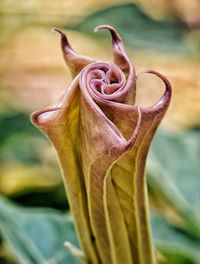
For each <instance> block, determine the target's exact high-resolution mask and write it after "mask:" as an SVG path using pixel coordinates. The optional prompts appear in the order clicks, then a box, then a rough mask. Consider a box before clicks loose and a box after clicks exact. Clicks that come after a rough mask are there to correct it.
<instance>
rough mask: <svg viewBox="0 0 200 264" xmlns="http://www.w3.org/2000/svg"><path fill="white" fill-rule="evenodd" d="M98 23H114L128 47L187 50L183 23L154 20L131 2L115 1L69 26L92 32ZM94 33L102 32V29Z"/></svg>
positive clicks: (170, 50) (176, 51) (177, 51)
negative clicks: (120, 2) (114, 3)
mask: <svg viewBox="0 0 200 264" xmlns="http://www.w3.org/2000/svg"><path fill="white" fill-rule="evenodd" d="M101 24H109V25H112V26H113V27H115V28H116V29H117V30H118V31H119V33H120V35H121V36H122V38H123V40H124V41H125V42H126V43H127V44H128V45H130V46H131V47H135V48H145V49H153V50H155V51H157V50H160V51H168V52H175V53H179V52H183V51H184V52H185V51H186V50H188V51H189V47H188V46H187V44H186V42H185V40H184V36H185V33H186V29H185V28H184V26H183V24H181V23H180V22H179V21H158V20H154V19H152V18H151V17H149V16H148V15H147V14H145V13H144V12H143V11H142V10H141V9H140V8H139V7H138V6H137V5H135V4H124V5H116V6H111V7H109V8H107V9H104V10H100V11H98V12H95V13H93V14H91V15H89V16H88V17H86V18H84V19H83V21H82V22H80V23H79V24H77V25H75V26H72V27H71V28H72V29H74V30H78V31H81V32H85V33H89V34H93V35H94V33H92V31H93V29H94V27H96V26H98V25H101ZM98 34H99V35H100V36H105V34H104V33H98ZM98 34H96V35H95V36H96V37H97V35H98Z"/></svg>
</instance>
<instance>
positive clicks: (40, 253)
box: [0, 198, 78, 264]
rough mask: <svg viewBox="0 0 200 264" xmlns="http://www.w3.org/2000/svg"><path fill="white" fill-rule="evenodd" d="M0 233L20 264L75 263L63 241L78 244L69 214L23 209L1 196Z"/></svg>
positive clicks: (47, 210)
mask: <svg viewBox="0 0 200 264" xmlns="http://www.w3.org/2000/svg"><path fill="white" fill-rule="evenodd" d="M0 232H1V234H2V236H3V237H4V239H5V241H6V243H7V245H8V246H9V248H10V249H11V251H12V253H13V254H14V255H15V257H16V258H17V260H18V261H19V263H20V264H36V263H37V264H66V263H70V264H77V263H78V262H77V261H76V260H75V259H74V257H73V256H72V255H71V254H70V253H69V252H68V251H67V249H65V248H64V242H65V241H70V242H71V243H72V244H75V245H77V244H78V242H77V239H76V236H75V231H74V226H73V222H72V220H71V218H70V216H69V215H63V214H61V213H59V212H58V211H55V210H50V209H23V208H20V207H17V206H15V205H13V204H12V203H10V202H9V201H8V200H6V199H5V198H1V199H0Z"/></svg>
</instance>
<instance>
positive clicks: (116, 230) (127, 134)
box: [31, 25, 171, 264]
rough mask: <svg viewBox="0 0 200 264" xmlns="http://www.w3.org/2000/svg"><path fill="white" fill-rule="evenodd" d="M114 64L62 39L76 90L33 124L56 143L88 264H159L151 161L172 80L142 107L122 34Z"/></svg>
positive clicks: (37, 114)
mask: <svg viewBox="0 0 200 264" xmlns="http://www.w3.org/2000/svg"><path fill="white" fill-rule="evenodd" d="M100 29H107V30H108V31H109V32H110V33H111V37H112V49H113V58H114V59H113V60H114V62H113V63H109V62H102V61H96V60H94V59H91V58H88V57H85V56H82V55H79V54H78V53H76V52H75V51H74V50H73V49H72V47H71V45H70V44H69V42H68V39H67V37H66V36H65V34H64V33H63V32H61V31H60V30H58V29H54V31H55V32H57V33H59V34H60V36H61V47H62V52H63V56H64V59H65V61H66V63H67V65H68V66H69V68H70V71H71V73H72V76H73V81H72V83H71V85H69V87H68V88H67V89H66V91H65V92H64V94H63V96H62V97H61V98H60V99H59V100H58V101H57V102H56V103H55V104H54V105H52V106H50V107H48V108H45V109H42V110H40V111H37V112H34V113H33V114H32V116H31V120H32V122H33V124H34V125H35V126H37V127H38V128H39V129H40V130H41V131H42V132H43V133H44V134H45V135H46V136H47V137H48V138H49V139H50V141H51V142H52V144H53V145H54V147H55V149H56V151H57V156H58V159H59V162H60V167H61V169H62V175H63V180H64V184H65V187H66V192H67V196H68V200H69V204H70V208H71V212H72V214H73V217H74V221H75V226H76V230H77V234H78V237H79V240H80V245H81V247H82V250H83V252H84V255H85V262H86V263H92V264H122V263H126V264H154V263H156V258H155V251H154V247H153V242H152V236H151V230H150V226H149V209H148V196H147V186H146V176H145V161H146V157H147V153H148V149H149V146H150V143H151V141H152V138H153V136H154V134H155V131H156V129H157V127H158V125H159V123H160V122H161V120H162V118H163V116H164V115H165V112H166V110H167V108H168V105H169V103H170V99H171V86H170V83H169V81H168V80H167V79H166V78H165V77H164V76H163V75H161V74H160V73H158V72H156V71H153V70H148V71H146V72H145V73H148V74H153V75H156V76H157V77H158V78H160V79H161V80H162V81H163V82H164V85H165V90H164V92H163V95H162V97H161V98H160V99H159V100H158V101H157V103H155V105H153V106H152V107H140V106H136V105H135V94H136V81H137V79H138V78H139V76H141V74H139V75H138V76H136V74H135V69H134V66H133V64H132V62H131V61H130V59H129V58H128V56H127V55H126V52H125V50H124V47H123V43H122V40H121V38H120V36H119V34H118V33H117V31H116V30H115V29H114V28H113V27H111V26H108V25H102V26H99V27H97V28H96V29H95V31H98V30H100Z"/></svg>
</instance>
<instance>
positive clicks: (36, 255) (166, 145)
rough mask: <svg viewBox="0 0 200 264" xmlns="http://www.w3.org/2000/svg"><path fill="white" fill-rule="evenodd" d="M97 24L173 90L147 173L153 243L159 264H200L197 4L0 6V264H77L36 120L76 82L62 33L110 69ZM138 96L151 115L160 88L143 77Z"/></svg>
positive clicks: (183, 0) (182, 0)
mask: <svg viewBox="0 0 200 264" xmlns="http://www.w3.org/2000/svg"><path fill="white" fill-rule="evenodd" d="M100 24H110V25H112V26H114V27H116V29H118V31H119V33H120V35H121V36H122V38H123V40H124V44H125V47H126V50H127V52H128V54H129V56H130V57H131V59H132V61H133V63H134V65H135V68H136V72H137V73H139V72H141V71H142V70H145V69H154V70H157V71H159V72H160V73H162V74H163V75H165V76H166V77H167V78H168V79H169V80H170V82H171V84H172V87H173V98H172V103H171V105H170V108H169V111H168V113H167V115H166V117H165V119H164V120H163V122H162V125H161V129H159V131H158V133H157V136H156V137H155V140H154V142H153V145H152V148H151V152H150V155H149V159H148V164H147V174H148V185H149V192H150V202H151V212H152V228H153V235H154V239H155V244H156V247H157V251H158V258H159V261H160V263H169V264H173V263H175V264H176V263H197V264H198V263H200V1H199V0H173V1H172V0H152V1H147V0H140V1H139V0H138V1H136V0H135V1H122V0H121V1H120V0H110V1H105V0H101V1H98V0H96V1H91V0H85V1H80V0H73V1H69V0H65V1H64V0H60V1H52V0H42V1H41V0H40V1H39V0H26V1H25V0H18V1H17V2H16V1H14V0H1V1H0V29H1V37H0V194H1V199H0V263H5V264H6V263H7V264H12V263H13V264H17V263H19V264H23V263H24V264H53V263H54V264H62V263H63V264H64V263H66V264H67V263H76V262H75V260H74V259H72V257H71V256H69V255H68V253H67V251H66V252H65V249H63V241H65V240H67V239H69V240H70V239H71V240H72V241H74V243H75V244H76V243H77V241H76V238H75V236H74V233H73V231H72V230H73V226H72V222H71V218H70V216H67V220H66V211H67V210H68V204H67V200H66V196H65V192H64V188H63V184H62V180H61V175H60V171H59V167H58V163H57V159H56V155H55V151H54V149H53V148H52V146H51V145H50V143H49V142H48V140H47V139H46V138H45V137H44V136H43V135H42V134H41V133H40V132H39V131H38V130H37V129H36V128H35V127H33V125H32V124H31V123H30V120H29V116H30V113H31V112H32V111H34V110H38V109H40V108H44V107H46V106H48V105H49V104H51V103H52V102H54V101H55V100H56V99H57V98H59V97H60V96H61V94H62V93H63V92H64V91H65V89H66V87H67V85H68V84H69V83H70V82H71V76H70V73H69V70H68V68H67V67H66V65H65V63H64V61H63V59H62V54H61V50H60V42H59V37H58V36H57V35H55V34H52V33H51V28H52V27H58V28H60V29H63V30H65V32H66V33H67V36H68V38H69V40H70V42H71V44H72V46H73V47H74V49H75V50H76V51H77V52H79V53H80V54H83V55H87V56H90V57H93V58H96V59H100V60H104V61H111V60H112V50H111V43H110V36H109V35H108V33H106V32H99V33H94V32H93V28H94V27H95V26H97V25H100ZM137 92H138V94H137V104H139V105H143V106H150V105H153V103H155V102H156V100H158V99H159V97H160V96H161V94H162V92H163V86H162V83H161V82H160V81H159V80H157V79H156V78H155V77H152V76H151V77H148V76H144V77H141V79H139V80H138V91H137ZM65 220H66V221H65ZM62 230H64V232H65V233H66V237H62V236H61V234H62V233H63V232H62ZM58 232H60V237H59V238H58ZM63 239H65V240H63Z"/></svg>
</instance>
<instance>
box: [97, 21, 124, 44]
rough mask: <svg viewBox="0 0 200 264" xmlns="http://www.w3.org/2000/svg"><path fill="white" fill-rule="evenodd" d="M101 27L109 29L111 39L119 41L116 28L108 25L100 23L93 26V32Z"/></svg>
mask: <svg viewBox="0 0 200 264" xmlns="http://www.w3.org/2000/svg"><path fill="white" fill-rule="evenodd" d="M101 29H107V30H109V31H110V33H111V35H112V38H113V40H114V41H115V42H116V41H121V37H120V35H119V34H118V32H117V31H116V29H115V28H114V27H112V26H110V25H100V26H97V27H95V28H94V32H98V31H99V30H101Z"/></svg>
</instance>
